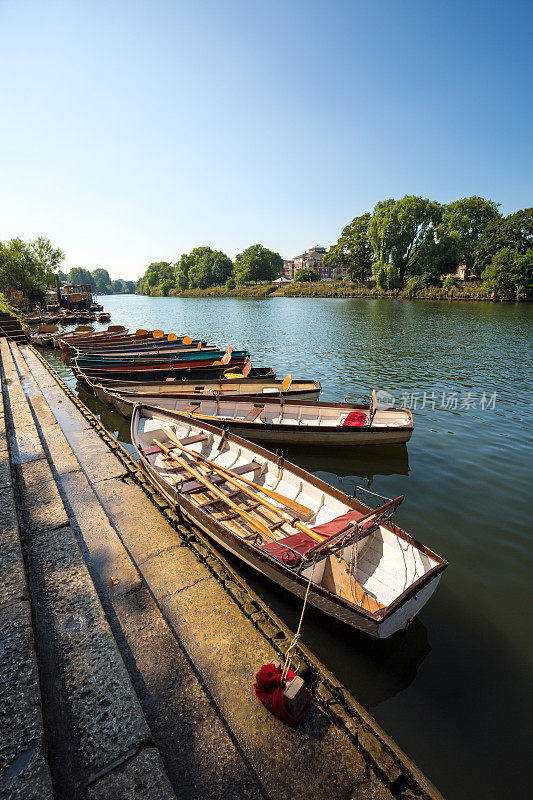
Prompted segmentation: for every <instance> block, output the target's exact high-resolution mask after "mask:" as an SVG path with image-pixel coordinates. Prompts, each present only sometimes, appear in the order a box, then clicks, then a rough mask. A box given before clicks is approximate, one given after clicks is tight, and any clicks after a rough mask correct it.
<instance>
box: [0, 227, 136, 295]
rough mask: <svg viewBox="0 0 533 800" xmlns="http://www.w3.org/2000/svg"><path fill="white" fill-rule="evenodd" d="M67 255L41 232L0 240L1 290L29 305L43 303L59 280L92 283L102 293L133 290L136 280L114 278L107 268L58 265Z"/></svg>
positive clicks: (60, 281)
mask: <svg viewBox="0 0 533 800" xmlns="http://www.w3.org/2000/svg"><path fill="white" fill-rule="evenodd" d="M64 258H65V254H64V252H63V250H61V248H59V247H54V245H52V243H51V242H50V240H49V239H47V238H46V237H44V236H38V237H37V238H36V239H34V240H31V241H24V240H22V239H20V238H14V239H10V240H9V241H8V242H0V292H2V293H3V294H4V295H5V297H6V300H7V301H8V302H9V303H11V305H12V306H14V307H16V308H20V309H26V308H28V307H31V306H33V305H35V304H37V303H42V302H43V301H44V299H45V296H46V291H47V290H49V289H55V288H56V286H57V282H58V281H59V283H60V284H61V283H74V284H84V285H90V286H91V288H92V290H93V291H94V292H101V293H102V294H116V293H126V294H127V293H130V294H131V293H133V292H135V290H136V288H137V284H136V282H135V281H124V280H122V279H119V280H115V281H113V280H111V278H110V276H109V272H108V271H107V270H106V269H95V270H93V271H92V272H89V270H86V269H82V268H80V267H74V268H73V269H71V270H70V272H69V273H68V274H67V273H65V272H62V271H61V270H60V269H59V267H60V265H61V262H62V261H63V259H64Z"/></svg>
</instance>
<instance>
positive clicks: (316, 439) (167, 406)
mask: <svg viewBox="0 0 533 800" xmlns="http://www.w3.org/2000/svg"><path fill="white" fill-rule="evenodd" d="M50 337H51V341H52V342H53V343H54V345H55V346H57V347H58V348H60V350H61V352H62V357H63V359H64V360H65V361H66V362H67V363H71V364H72V369H73V372H74V374H75V375H76V377H77V379H78V381H79V383H80V384H81V385H82V386H83V388H85V389H86V390H87V391H90V392H92V393H93V394H95V396H96V398H97V399H98V400H99V401H100V402H102V403H105V404H107V405H111V406H113V407H114V408H115V409H116V410H117V411H118V412H119V413H120V414H122V415H123V416H125V417H127V418H130V417H131V439H132V443H133V444H134V446H135V447H136V449H137V451H138V454H139V458H140V464H141V466H142V467H143V469H144V470H145V472H146V474H147V475H148V477H149V478H150V480H151V481H152V482H153V483H154V484H156V485H157V487H158V488H159V490H160V491H161V492H162V493H163V494H164V495H165V496H166V497H167V498H168V499H169V500H170V501H171V502H172V503H173V504H174V503H175V504H176V505H179V506H180V508H181V510H182V511H183V513H185V514H186V515H187V516H188V517H189V518H190V519H191V520H193V521H194V522H195V523H196V524H197V525H199V526H200V527H201V528H202V529H203V530H204V531H205V532H206V533H207V534H208V535H209V536H210V537H211V538H212V539H214V541H216V542H217V543H218V544H219V545H221V546H223V547H224V548H226V549H227V550H229V551H230V552H232V553H234V554H235V555H237V556H238V557H239V558H241V559H242V560H243V561H245V562H246V563H248V564H250V565H251V566H253V567H254V568H255V569H257V570H259V571H260V572H262V573H263V574H265V575H267V576H268V577H269V578H271V579H272V580H274V581H276V582H277V583H279V584H280V585H281V586H283V587H285V588H286V589H288V590H289V591H291V592H292V593H294V594H296V595H299V596H303V595H304V593H305V592H306V591H307V589H309V601H310V602H311V603H312V604H313V605H315V606H316V607H317V608H320V609H321V610H322V611H324V612H326V613H327V614H330V615H331V616H334V617H335V618H337V619H339V620H342V621H343V622H346V623H347V624H349V625H351V626H353V627H355V628H358V629H360V630H362V631H364V632H366V633H369V634H371V635H373V636H377V637H380V638H382V637H386V636H390V635H391V634H393V633H395V632H396V631H398V630H400V629H402V628H403V627H405V626H406V625H407V624H408V623H409V621H410V620H411V619H412V618H413V617H414V616H415V615H416V614H417V613H418V611H419V609H420V608H421V607H422V606H423V605H424V603H425V602H427V600H428V599H429V597H430V596H431V594H432V593H433V591H434V589H435V588H436V585H437V583H438V581H439V579H440V575H441V573H442V571H443V570H444V569H445V567H446V565H447V563H446V561H445V560H444V559H442V558H441V557H440V556H438V555H437V554H435V553H433V552H432V551H431V550H429V549H428V548H426V547H424V546H423V545H422V544H420V543H419V542H417V541H416V540H415V539H414V538H412V537H411V536H410V535H409V534H407V533H405V531H403V530H401V528H399V527H398V526H397V525H395V524H394V523H393V522H392V515H393V513H394V512H395V511H396V509H397V508H398V506H399V505H400V503H401V501H402V500H403V497H401V498H395V499H391V500H388V501H385V502H383V503H382V505H381V506H378V507H377V508H371V507H370V506H367V505H365V504H363V503H361V502H359V501H358V500H355V499H354V498H352V497H348V496H347V495H345V494H343V493H342V492H339V491H338V490H336V489H334V488H333V487H331V486H329V485H328V484H326V483H324V482H322V481H320V480H318V478H316V477H315V476H313V475H311V474H310V473H307V472H305V470H302V469H300V468H299V467H297V466H295V465H293V464H289V463H288V462H286V461H284V459H283V457H279V456H277V455H273V454H272V453H271V452H269V451H267V450H264V449H263V448H262V447H259V446H258V445H257V444H255V443H257V442H260V443H261V444H266V445H267V446H272V447H275V446H276V445H278V444H282V445H291V444H298V445H304V446H313V447H331V446H334V447H337V446H339V445H343V446H354V445H361V444H399V443H400V444H405V443H406V442H407V441H409V439H410V437H411V435H412V432H413V417H412V415H411V412H410V411H408V410H407V409H402V408H396V407H389V408H384V407H381V406H379V405H378V403H377V400H376V393H375V391H373V392H372V396H371V399H370V400H369V402H368V403H358V404H356V403H347V402H344V403H341V402H322V401H320V399H319V394H320V391H321V385H320V382H318V381H316V380H301V379H295V380H293V379H292V378H291V376H290V375H287V376H286V377H285V378H284V379H283V380H280V379H276V375H275V372H274V370H273V369H272V368H271V367H255V366H253V365H252V361H251V355H250V353H249V352H248V351H247V350H234V349H233V347H232V346H229V347H227V348H226V349H223V348H220V347H218V346H217V345H216V344H210V343H209V342H207V341H205V340H204V339H193V338H192V337H190V336H186V335H178V334H174V333H165V332H164V331H162V330H157V329H156V330H153V331H147V330H145V329H138V330H137V331H135V332H129V331H128V330H127V329H126V328H125V327H124V326H110V327H109V328H108V329H107V330H106V331H94V330H93V329H91V328H89V329H87V328H86V327H84V328H78V329H76V330H75V331H73V332H71V333H68V334H61V333H58V332H57V331H55V332H53V333H52V334H51V335H50Z"/></svg>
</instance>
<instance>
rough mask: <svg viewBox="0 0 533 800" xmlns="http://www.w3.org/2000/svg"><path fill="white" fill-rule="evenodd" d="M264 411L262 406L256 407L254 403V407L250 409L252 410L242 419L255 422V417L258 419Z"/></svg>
mask: <svg viewBox="0 0 533 800" xmlns="http://www.w3.org/2000/svg"><path fill="white" fill-rule="evenodd" d="M264 410H265V406H264V405H258V404H256V403H254V407H253V408H252V410H251V411H249V412H248V414H247V415H246V416H245V417H244V418H243V419H245V420H246V421H247V422H255V420H256V419H257V417H260V416H261V414H262V413H263V411H264Z"/></svg>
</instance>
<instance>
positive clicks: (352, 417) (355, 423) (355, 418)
mask: <svg viewBox="0 0 533 800" xmlns="http://www.w3.org/2000/svg"><path fill="white" fill-rule="evenodd" d="M365 422H366V414H365V412H364V411H350V413H349V414H348V416H347V417H346V419H345V420H344V422H343V423H342V425H343V427H344V426H345V425H348V426H349V427H355V428H361V427H362V426H363V425H364V424H365Z"/></svg>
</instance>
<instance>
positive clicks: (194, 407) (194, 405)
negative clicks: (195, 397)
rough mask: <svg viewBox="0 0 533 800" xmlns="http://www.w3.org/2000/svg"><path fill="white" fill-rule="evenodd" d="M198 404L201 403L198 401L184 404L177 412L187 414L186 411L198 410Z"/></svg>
mask: <svg viewBox="0 0 533 800" xmlns="http://www.w3.org/2000/svg"><path fill="white" fill-rule="evenodd" d="M200 405H201V403H199V402H195V403H189V405H188V406H185V408H180V409H179V412H180V414H188V413H191V412H194V411H198V409H199V408H200Z"/></svg>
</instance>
